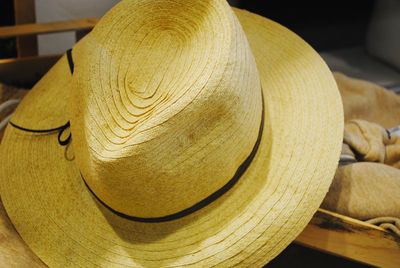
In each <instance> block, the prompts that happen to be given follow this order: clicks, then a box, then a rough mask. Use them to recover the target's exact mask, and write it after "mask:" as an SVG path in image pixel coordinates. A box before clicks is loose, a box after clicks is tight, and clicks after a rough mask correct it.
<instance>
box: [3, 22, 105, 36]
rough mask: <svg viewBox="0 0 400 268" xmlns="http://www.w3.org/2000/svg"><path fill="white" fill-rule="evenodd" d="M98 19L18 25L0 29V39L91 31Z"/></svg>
mask: <svg viewBox="0 0 400 268" xmlns="http://www.w3.org/2000/svg"><path fill="white" fill-rule="evenodd" d="M97 22H98V18H85V19H78V20H68V21H58V22H48V23H31V24H20V25H15V26H5V27H0V38H9V37H16V36H27V35H38V34H50V33H59V32H68V31H85V30H90V29H92V28H93V27H94V26H95V25H96V23H97Z"/></svg>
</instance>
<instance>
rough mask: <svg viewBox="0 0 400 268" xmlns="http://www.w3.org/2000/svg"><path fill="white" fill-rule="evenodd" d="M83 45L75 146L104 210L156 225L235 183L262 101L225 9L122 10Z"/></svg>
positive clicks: (175, 4)
mask: <svg viewBox="0 0 400 268" xmlns="http://www.w3.org/2000/svg"><path fill="white" fill-rule="evenodd" d="M82 43H83V45H81V47H79V49H80V53H81V55H82V57H79V59H77V61H76V62H75V73H74V89H73V100H74V101H73V102H72V103H71V106H72V109H71V111H72V114H71V128H72V133H73V137H74V138H73V145H74V150H75V155H76V161H77V164H78V167H79V169H80V172H81V174H82V176H83V178H84V179H85V181H86V183H87V184H88V186H89V187H90V188H91V189H92V191H93V192H94V193H95V194H96V196H98V197H99V198H100V199H101V200H102V201H103V202H104V203H105V204H107V205H108V206H109V207H111V208H113V209H114V210H116V211H119V212H121V213H124V214H126V215H131V216H136V217H144V218H149V217H163V216H166V215H170V214H174V213H177V212H179V211H182V210H184V209H186V208H188V207H190V206H192V205H194V204H196V203H197V202H199V201H201V200H203V199H204V198H206V197H208V196H209V195H211V194H212V193H214V192H215V191H217V190H218V189H220V188H221V187H222V186H224V185H225V184H226V183H227V182H228V181H229V180H230V179H231V178H232V177H233V175H234V174H235V172H236V170H237V169H238V167H239V166H240V164H241V163H242V162H243V161H244V160H245V159H246V158H247V157H248V155H249V154H250V152H251V151H252V149H253V147H254V144H255V142H256V139H257V136H258V132H259V128H260V120H261V112H262V98H261V89H260V81H259V77H258V73H257V69H256V65H255V61H254V59H253V56H252V53H251V51H250V48H249V46H248V43H247V40H246V37H245V35H244V33H243V30H242V28H241V26H240V24H239V22H238V20H237V18H236V17H235V15H234V14H233V12H232V10H231V9H230V7H229V5H228V4H227V3H226V2H225V1H222V0H210V1H181V0H175V1H144V0H140V1H139V0H138V1H122V2H121V3H119V4H118V5H117V6H116V7H114V8H113V9H112V10H111V11H110V12H109V13H108V14H107V15H106V16H105V17H104V18H103V19H102V20H101V21H100V22H99V24H98V25H97V26H96V27H95V29H94V30H93V32H92V33H91V34H90V35H89V36H88V37H87V38H86V39H85V40H84V42H82Z"/></svg>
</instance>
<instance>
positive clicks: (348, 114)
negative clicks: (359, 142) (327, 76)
mask: <svg viewBox="0 0 400 268" xmlns="http://www.w3.org/2000/svg"><path fill="white" fill-rule="evenodd" d="M334 76H335V80H336V83H337V85H338V87H339V91H340V94H341V96H342V101H343V107H344V118H345V121H349V120H352V119H363V120H366V121H369V122H372V123H377V124H379V125H381V126H382V127H384V128H392V127H395V126H397V125H399V124H400V96H398V95H396V94H395V93H393V92H391V91H389V90H386V89H384V88H383V87H381V86H378V85H376V84H373V83H371V82H368V81H364V80H359V79H354V78H350V77H348V76H346V75H344V74H342V73H334Z"/></svg>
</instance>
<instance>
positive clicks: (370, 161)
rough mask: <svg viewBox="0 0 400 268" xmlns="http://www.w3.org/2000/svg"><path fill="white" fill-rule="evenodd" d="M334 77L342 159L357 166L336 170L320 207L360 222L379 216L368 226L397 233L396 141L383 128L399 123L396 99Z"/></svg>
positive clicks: (399, 174) (399, 180)
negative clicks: (339, 99)
mask: <svg viewBox="0 0 400 268" xmlns="http://www.w3.org/2000/svg"><path fill="white" fill-rule="evenodd" d="M334 76H335V79H336V82H337V84H338V86H339V90H340V93H341V95H342V99H343V105H344V111H345V121H346V124H345V131H344V138H343V141H344V145H343V149H342V155H343V156H346V157H347V158H349V159H350V158H351V156H352V153H353V154H354V156H355V158H357V160H358V161H359V162H358V163H353V164H348V165H343V166H340V167H339V168H338V170H337V172H336V175H335V178H334V180H333V183H332V185H331V187H330V189H329V192H328V194H327V195H326V197H325V199H324V201H323V203H322V205H321V207H323V208H326V209H329V210H333V211H336V212H338V213H340V214H344V215H348V216H350V217H354V218H357V219H361V220H369V219H373V218H376V217H380V219H379V220H376V221H374V220H372V221H371V223H373V224H377V225H382V227H385V228H387V229H390V230H393V231H394V232H395V233H396V232H397V231H396V229H395V226H396V224H394V223H393V222H397V221H393V220H392V218H393V217H397V218H398V217H400V198H399V196H400V170H399V169H398V168H399V167H400V138H399V137H398V136H396V135H389V133H388V130H387V129H386V128H391V127H394V126H397V125H399V124H400V97H399V96H397V95H395V94H394V93H392V92H390V91H388V90H385V89H384V88H382V87H379V86H377V85H375V84H372V83H370V82H367V81H362V80H358V79H353V78H349V77H347V76H345V75H343V74H341V73H335V74H334ZM349 150H351V152H352V153H351V152H350V151H349ZM344 164H346V163H344ZM381 217H383V218H381ZM397 223H398V222H397Z"/></svg>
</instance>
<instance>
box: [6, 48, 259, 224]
mask: <svg viewBox="0 0 400 268" xmlns="http://www.w3.org/2000/svg"><path fill="white" fill-rule="evenodd" d="M67 59H68V64H69V67H70V71H71V73H72V74H73V72H74V62H73V59H72V50H68V51H67ZM261 99H262V111H261V122H260V129H259V131H258V137H257V140H256V142H255V144H254V146H253V149H252V150H251V152H250V154H249V155H248V156H247V157H246V159H245V160H244V161H243V162H242V164H241V165H240V166H239V167H238V169H237V170H236V172H235V174H234V176H233V177H232V178H231V179H230V180H229V181H228V182H227V183H226V184H225V185H224V186H222V187H221V188H219V189H218V190H217V191H215V192H214V193H212V194H211V195H209V196H208V197H206V198H204V199H203V200H201V201H199V202H197V203H196V204H194V205H193V206H191V207H189V208H186V209H184V210H181V211H179V212H177V213H173V214H170V215H166V216H162V217H150V218H142V217H136V216H131V215H127V214H124V213H122V212H119V211H117V210H115V209H113V208H111V207H110V206H108V205H107V204H106V203H105V202H104V201H103V200H101V199H100V198H99V197H98V196H97V195H96V194H95V192H94V191H93V190H92V189H91V188H90V186H89V185H88V183H87V182H86V180H85V178H84V177H83V175H82V173H80V174H81V178H82V180H83V182H84V183H85V185H86V187H87V188H88V190H89V191H90V192H91V193H92V195H93V196H94V197H95V198H96V199H97V201H99V203H101V204H102V205H103V206H104V207H105V208H107V209H108V210H109V211H111V212H112V213H114V214H116V215H117V216H119V217H122V218H125V219H127V220H131V221H137V222H146V223H161V222H167V221H172V220H177V219H180V218H183V217H185V216H187V215H189V214H192V213H194V212H196V211H198V210H200V209H202V208H204V207H205V206H207V205H209V204H211V203H212V202H214V201H215V200H217V199H218V198H219V197H221V196H222V195H224V194H225V193H226V192H228V191H229V190H230V189H231V188H232V187H233V186H234V185H235V184H236V183H237V182H238V181H239V179H240V178H241V177H242V175H243V174H244V173H245V172H246V170H247V168H248V167H249V166H250V164H251V162H252V161H253V159H254V157H255V155H256V154H257V151H258V148H259V147H260V143H261V139H262V134H263V130H264V95H263V92H262V90H261ZM9 123H10V125H11V126H13V127H14V128H17V129H19V130H22V131H25V132H31V133H50V132H55V131H57V132H58V142H59V144H60V145H63V146H65V145H67V144H68V143H69V142H70V140H71V133H70V134H69V136H68V138H67V139H66V140H62V139H61V136H62V134H63V132H64V131H65V130H66V129H68V128H69V127H70V122H67V123H66V124H65V125H63V126H61V127H57V128H52V129H45V130H34V129H28V128H24V127H21V126H18V125H16V124H14V123H12V122H9Z"/></svg>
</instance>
